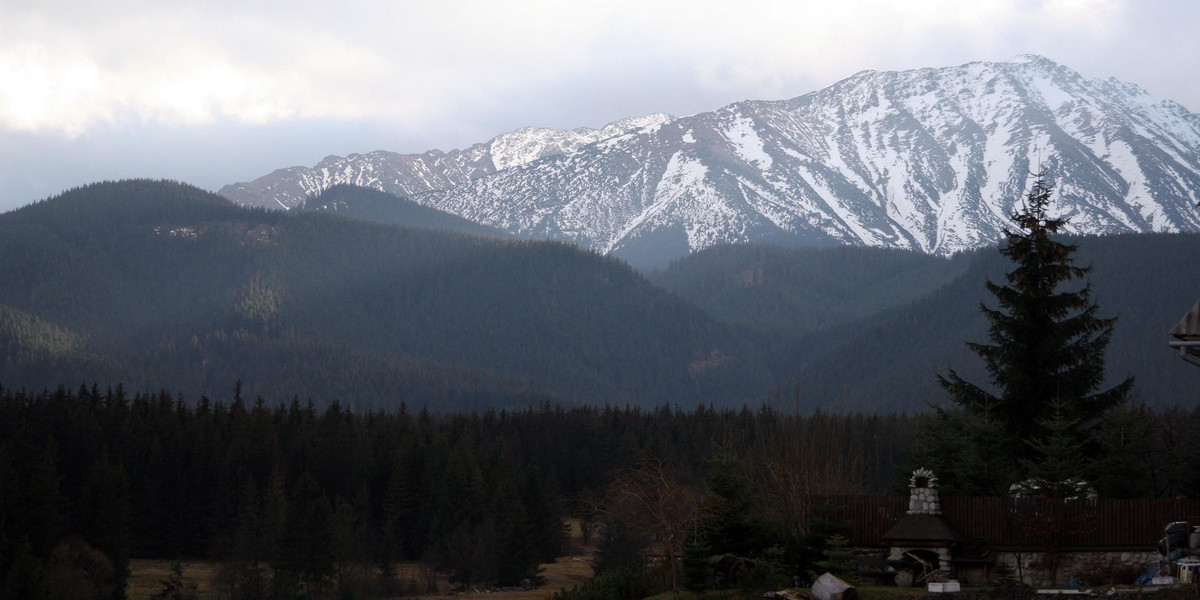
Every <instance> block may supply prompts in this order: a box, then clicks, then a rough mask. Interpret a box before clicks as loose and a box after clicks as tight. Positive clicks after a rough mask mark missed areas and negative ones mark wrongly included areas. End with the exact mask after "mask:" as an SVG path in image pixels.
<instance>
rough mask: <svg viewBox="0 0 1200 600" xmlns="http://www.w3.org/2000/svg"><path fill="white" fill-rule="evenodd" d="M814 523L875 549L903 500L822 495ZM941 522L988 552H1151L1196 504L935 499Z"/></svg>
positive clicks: (1196, 516) (1198, 520)
mask: <svg viewBox="0 0 1200 600" xmlns="http://www.w3.org/2000/svg"><path fill="white" fill-rule="evenodd" d="M815 501H816V504H818V505H819V506H821V507H822V508H821V509H820V510H818V511H817V514H818V515H819V518H822V519H826V520H830V521H834V522H837V523H838V524H840V525H842V526H845V527H846V528H847V530H848V532H849V537H850V540H851V543H853V544H854V545H855V546H876V545H879V543H880V542H879V539H880V538H881V537H883V534H884V533H886V532H887V530H888V529H890V528H891V527H892V525H895V524H896V522H897V521H899V520H900V519H901V518H902V517H904V515H905V511H906V510H908V497H907V496H824V497H820V498H817V499H815ZM941 503H942V516H944V517H945V518H946V520H948V521H949V522H950V524H951V525H953V526H954V527H955V528H956V529H958V531H959V532H960V533H961V534H962V536H963V537H964V538H966V539H968V540H973V539H979V540H983V541H986V542H987V543H988V544H990V545H991V546H993V547H1012V548H1021V547H1042V546H1045V545H1046V544H1047V543H1053V544H1054V545H1055V546H1057V547H1060V548H1151V547H1154V546H1155V545H1157V544H1158V540H1159V539H1160V538H1162V536H1163V527H1164V526H1165V525H1166V524H1167V523H1171V522H1174V521H1187V522H1189V523H1192V524H1193V525H1200V500H1190V499H1142V500H1115V499H1100V500H1072V501H1057V502H1055V501H1049V500H1042V499H1021V500H1016V499H1012V498H976V497H961V496H945V497H942V498H941Z"/></svg>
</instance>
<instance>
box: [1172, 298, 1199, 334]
mask: <svg viewBox="0 0 1200 600" xmlns="http://www.w3.org/2000/svg"><path fill="white" fill-rule="evenodd" d="M1171 335H1173V336H1175V337H1177V338H1179V339H1181V340H1185V341H1189V342H1196V341H1200V300H1197V301H1196V305H1195V306H1193V307H1192V310H1189V311H1188V313H1187V314H1186V315H1183V318H1182V319H1180V320H1179V322H1178V323H1176V324H1175V326H1174V327H1172V328H1171Z"/></svg>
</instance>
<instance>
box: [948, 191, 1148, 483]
mask: <svg viewBox="0 0 1200 600" xmlns="http://www.w3.org/2000/svg"><path fill="white" fill-rule="evenodd" d="M1050 196H1051V187H1050V185H1049V184H1048V183H1046V181H1045V179H1044V178H1043V177H1042V176H1041V175H1040V174H1039V175H1038V176H1037V179H1036V180H1035V181H1034V184H1033V189H1032V190H1031V191H1030V192H1029V195H1028V196H1027V197H1026V200H1025V203H1024V206H1022V207H1021V209H1020V210H1018V211H1017V212H1016V213H1015V214H1014V215H1013V216H1012V219H1013V221H1015V222H1016V224H1017V226H1018V230H1017V231H1009V230H1005V236H1006V240H1005V244H1004V245H1003V247H1002V248H1001V249H1000V252H1001V254H1003V255H1004V256H1005V257H1007V258H1009V259H1010V260H1011V261H1012V262H1013V263H1014V264H1015V266H1014V268H1013V269H1012V270H1011V271H1009V272H1008V273H1007V274H1006V276H1005V281H1004V282H1003V283H995V282H992V281H988V282H987V290H988V292H989V293H990V294H991V295H992V296H993V297H994V298H995V301H996V304H997V307H996V308H990V307H988V306H987V305H981V310H982V311H983V313H984V315H985V316H986V317H987V320H988V322H989V325H990V326H989V332H988V338H989V343H968V344H967V346H968V347H969V348H970V349H971V350H972V351H973V352H975V353H976V354H977V355H979V357H980V358H982V359H983V361H984V364H985V365H986V367H987V371H988V374H989V377H990V380H991V383H992V384H993V386H994V388H995V389H996V390H997V391H996V392H995V393H993V392H992V391H990V390H988V389H985V388H983V387H980V386H978V385H976V384H974V383H971V382H969V381H966V380H965V379H963V378H962V377H960V376H959V375H958V373H956V372H955V371H954V370H953V369H950V370H949V371H948V372H947V374H946V375H945V376H941V375H939V376H938V381H939V383H940V384H941V385H942V387H943V388H944V389H945V390H946V392H947V394H948V395H949V397H950V400H951V401H952V402H953V404H954V405H955V406H957V407H959V408H960V409H961V410H962V411H963V412H964V413H965V415H966V417H967V418H968V419H975V420H977V419H980V418H983V417H984V415H986V416H987V418H988V419H992V420H994V422H996V423H998V424H999V426H1000V430H1001V431H1002V432H1003V435H1002V436H999V437H998V438H992V440H991V441H990V442H988V444H989V445H988V446H986V447H980V448H977V454H978V455H979V456H983V457H987V461H988V463H989V464H988V466H987V468H986V469H984V470H982V471H979V470H976V472H975V473H967V474H966V475H968V476H972V475H973V476H975V477H978V478H980V481H979V482H978V485H979V487H985V488H986V487H988V486H989V485H990V486H991V487H992V488H993V491H1001V489H997V488H998V486H1003V485H1005V484H1007V483H1011V482H1012V479H1009V480H1008V481H1003V480H999V479H997V478H995V477H994V476H995V475H998V474H1005V475H1008V474H1014V475H1015V476H1016V477H1018V478H1020V477H1023V476H1025V475H1026V473H1027V472H1028V468H1029V465H1031V464H1033V463H1032V462H1031V461H1036V460H1037V459H1038V458H1039V456H1040V455H1039V446H1038V444H1043V445H1044V444H1047V443H1050V441H1049V440H1048V439H1047V436H1048V435H1055V434H1056V433H1055V432H1052V431H1050V430H1048V428H1047V424H1048V423H1052V422H1059V423H1070V424H1071V426H1070V427H1068V428H1067V430H1068V431H1066V432H1057V434H1059V435H1061V434H1068V433H1069V435H1070V436H1072V437H1073V438H1074V440H1073V442H1074V443H1080V444H1086V445H1088V446H1089V447H1091V446H1094V445H1095V444H1094V441H1093V439H1092V437H1093V434H1094V431H1095V429H1096V426H1097V425H1098V424H1099V423H1100V422H1101V421H1102V417H1103V415H1104V413H1105V411H1107V410H1109V409H1110V408H1112V407H1114V406H1116V405H1118V404H1120V403H1121V402H1122V401H1123V399H1124V398H1125V397H1126V395H1127V394H1128V392H1129V389H1130V388H1131V386H1132V385H1133V379H1132V378H1128V379H1126V380H1124V381H1122V382H1121V383H1119V384H1117V385H1115V386H1113V387H1111V388H1108V389H1105V390H1102V391H1097V390H1098V389H1099V388H1100V387H1101V386H1102V384H1103V383H1104V351H1105V348H1106V347H1107V346H1108V342H1109V339H1110V338H1111V336H1112V332H1113V326H1114V324H1115V323H1116V319H1115V318H1101V317H1098V316H1097V312H1098V310H1099V308H1098V306H1097V305H1096V304H1095V303H1094V302H1093V301H1092V298H1091V291H1092V288H1091V284H1089V283H1086V282H1085V280H1086V277H1087V274H1088V272H1089V271H1090V270H1091V267H1079V266H1076V265H1075V264H1074V258H1073V255H1074V253H1075V250H1076V246H1075V245H1074V244H1065V243H1063V242H1061V241H1059V240H1057V239H1055V238H1054V237H1053V236H1054V235H1055V234H1057V233H1058V232H1059V230H1060V229H1061V228H1062V227H1063V225H1064V224H1065V223H1066V220H1065V219H1062V218H1051V217H1050V216H1049V215H1048V209H1049V206H1050ZM1072 283H1076V284H1078V283H1082V286H1078V285H1076V286H1075V287H1069V286H1070V284H1072ZM1056 411H1062V414H1059V415H1057V416H1056V415H1055V412H1056ZM944 414H945V413H944ZM943 418H944V417H943ZM1056 420H1060V421H1056ZM974 443H975V444H977V445H978V444H983V443H984V442H981V441H979V440H976V441H975V442H974ZM1054 443H1064V440H1061V439H1059V440H1056V441H1055V442H1054ZM944 458H947V457H944ZM948 460H949V461H951V462H953V460H954V459H953V457H948ZM989 477H991V479H990V481H989V479H988V478H989ZM1009 477H1013V475H1009Z"/></svg>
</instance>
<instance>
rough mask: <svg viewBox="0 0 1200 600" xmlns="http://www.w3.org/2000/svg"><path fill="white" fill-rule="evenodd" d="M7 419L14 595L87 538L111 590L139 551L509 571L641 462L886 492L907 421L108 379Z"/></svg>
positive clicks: (9, 407)
mask: <svg viewBox="0 0 1200 600" xmlns="http://www.w3.org/2000/svg"><path fill="white" fill-rule="evenodd" d="M0 423H2V424H3V426H4V429H5V431H6V434H7V435H6V436H5V437H3V438H2V439H0V540H2V541H3V544H0V573H6V574H7V576H5V577H4V580H5V581H6V582H8V583H6V586H7V588H6V589H7V590H8V596H7V597H11V598H17V597H20V598H32V597H34V596H28V595H22V594H24V593H27V592H28V591H29V590H31V589H36V588H37V584H38V582H42V583H45V582H46V581H49V580H52V579H64V578H65V579H71V578H72V577H84V576H85V575H82V574H78V573H74V572H73V571H72V570H71V567H70V565H71V564H74V563H76V562H77V561H76V560H75V557H76V556H77V555H79V554H80V553H83V554H85V555H86V554H87V553H89V552H91V553H95V552H98V553H100V554H101V555H103V557H104V559H105V560H107V561H108V562H109V563H111V565H112V575H111V577H112V584H113V586H114V587H113V597H121V594H120V593H119V591H118V590H119V589H123V583H124V578H125V577H126V576H127V575H128V571H127V564H128V560H129V558H130V557H131V556H132V557H139V558H175V559H177V558H208V559H222V560H226V561H230V562H229V563H228V564H229V569H230V573H229V574H228V576H229V578H230V582H231V583H230V585H231V586H233V587H234V588H239V586H240V588H239V589H243V590H257V589H258V588H259V586H262V585H265V582H268V581H273V582H279V585H281V586H286V585H293V586H294V585H295V584H296V583H297V582H309V583H312V582H318V583H320V584H321V585H326V584H332V583H335V582H338V581H342V582H343V583H344V582H346V581H347V578H350V577H353V576H354V574H353V573H350V572H348V571H346V570H347V569H351V568H352V567H354V568H359V569H361V568H362V567H363V565H367V566H369V567H371V568H372V569H373V568H374V567H375V566H378V567H379V568H380V569H381V571H380V572H382V573H390V572H392V571H391V569H392V567H394V565H395V564H396V563H397V562H398V561H422V562H423V563H425V564H427V565H429V566H430V567H431V568H437V569H440V570H443V571H445V572H448V573H450V574H451V577H452V580H453V581H455V582H457V583H459V584H462V585H515V584H517V583H518V582H520V581H521V580H523V579H528V580H536V579H537V565H538V564H539V563H540V562H546V561H550V560H553V559H554V558H555V557H556V556H559V555H560V553H562V552H563V550H564V548H563V546H562V544H563V541H564V539H563V530H562V524H563V519H564V518H565V517H566V516H568V515H575V516H579V517H581V518H583V519H585V520H588V521H594V520H597V519H599V518H601V517H600V515H601V514H602V513H601V512H599V510H598V507H600V506H602V505H603V503H604V500H605V498H606V496H607V495H608V494H609V493H610V486H611V485H612V483H613V481H614V480H615V479H619V478H620V474H621V473H623V472H631V471H634V470H636V469H637V468H638V467H639V465H644V464H645V461H647V460H650V459H652V460H654V461H656V464H658V465H659V468H660V469H663V471H662V472H665V473H669V474H670V477H672V478H673V479H676V480H677V481H678V482H679V485H680V486H681V489H687V490H688V494H689V495H694V496H695V499H696V500H698V499H699V498H700V496H701V490H703V489H704V485H705V484H704V482H705V477H706V476H707V475H708V473H709V472H710V471H711V465H712V464H714V463H713V461H714V458H716V457H724V458H723V460H725V461H726V464H728V465H732V464H735V463H736V464H737V465H739V466H738V469H737V471H738V472H739V473H743V474H749V473H754V469H753V468H752V466H753V465H763V466H765V465H773V466H775V467H783V468H784V471H785V472H786V473H787V474H789V476H794V477H796V478H797V479H796V480H795V481H793V482H792V483H799V484H803V485H805V486H811V489H810V490H809V491H810V492H812V493H817V492H829V491H841V492H847V493H848V492H865V491H876V492H878V491H885V490H888V489H892V488H895V487H896V486H897V485H898V482H901V483H902V481H903V480H902V477H900V475H901V473H900V471H898V470H897V467H896V465H897V464H899V463H901V462H903V460H904V450H905V446H906V444H907V442H906V438H905V433H906V432H910V433H911V431H912V430H913V427H915V426H916V421H914V420H913V419H912V418H908V417H900V416H887V417H884V416H871V417H867V416H861V415H859V416H829V415H817V416H812V417H790V416H783V415H780V414H778V413H775V412H772V411H767V410H763V411H758V412H751V411H750V410H741V411H728V410H726V411H716V410H713V409H710V408H699V409H697V410H695V411H691V412H685V411H680V410H677V409H669V408H665V407H664V408H661V409H658V410H653V411H643V410H641V409H638V408H633V407H626V408H614V407H607V408H574V409H571V410H564V409H562V408H559V407H552V406H549V405H545V406H542V407H540V408H530V409H523V410H519V411H512V412H509V411H499V412H497V411H491V410H489V411H485V412H482V413H478V414H434V413H430V412H428V411H420V412H417V413H410V412H409V411H407V410H406V409H405V408H404V407H401V408H399V409H397V410H395V411H387V412H366V413H355V412H352V411H349V410H347V409H346V408H344V407H342V406H341V405H339V404H337V403H336V402H335V403H332V404H330V405H329V406H328V407H327V408H325V409H323V410H318V409H316V408H315V407H314V406H313V405H312V404H310V403H301V402H300V401H299V400H293V401H291V402H290V403H287V404H278V405H272V404H268V403H267V402H265V401H264V400H262V399H261V398H259V399H256V400H254V401H249V400H248V399H245V398H243V397H242V396H241V388H240V386H239V387H238V389H236V390H235V391H234V393H233V396H232V400H230V401H228V402H220V401H216V402H214V401H212V400H209V399H208V398H201V399H199V400H198V401H196V402H188V401H185V400H184V399H183V398H180V397H176V396H172V395H171V394H170V393H168V392H166V391H163V392H159V393H157V394H144V393H138V394H128V393H126V392H125V391H124V390H123V388H121V387H120V386H118V387H117V388H116V389H107V390H105V391H103V392H102V391H99V390H98V389H97V388H95V387H92V388H88V387H81V388H79V389H78V390H77V391H68V390H64V389H59V390H57V391H55V392H43V393H39V394H27V393H24V392H15V391H12V390H8V389H3V390H0ZM801 469H803V470H804V472H800V470H801ZM762 475H763V473H758V474H757V475H756V481H757V482H758V485H759V486H760V487H759V488H758V490H757V492H761V493H762V496H763V498H764V499H770V498H775V499H776V500H778V501H779V502H778V503H776V504H775V505H772V504H771V503H770V502H764V503H763V508H764V511H765V512H764V513H763V514H764V515H768V514H780V518H781V519H782V520H781V521H780V523H786V522H787V519H786V518H785V517H786V515H782V514H781V511H784V507H785V506H790V505H791V504H790V500H788V499H786V498H782V497H781V496H780V495H781V494H783V493H784V492H785V490H784V489H783V488H778V489H774V490H770V489H769V488H770V486H771V485H776V486H778V485H779V484H778V482H776V483H775V484H772V483H771V482H770V481H771V480H770V479H769V478H766V477H765V476H764V477H758V476H762ZM776 475H778V473H777V474H776ZM747 481H749V480H747ZM757 492H756V493H757ZM610 508H611V507H610ZM772 511H775V512H772ZM795 531H797V532H799V531H802V530H801V529H797V530H795ZM781 532H783V533H779V534H778V535H777V536H776V537H779V536H782V537H779V539H780V540H781V542H782V541H786V539H788V538H787V534H786V530H784V529H781ZM772 535H776V534H772ZM642 551H644V548H643V549H642V550H638V551H637V552H642ZM610 552H611V551H610ZM639 556H640V554H639ZM610 560H617V558H615V555H614V556H610ZM339 569H341V571H339ZM268 572H269V573H270V575H268V574H267V573H268ZM372 572H373V571H372ZM87 576H89V577H90V576H96V575H95V574H94V573H92V574H87ZM397 585H398V583H397ZM21 586H26V587H21ZM30 586H32V587H30ZM280 589H284V588H280ZM260 591H261V590H260ZM257 593H258V592H255V594H257ZM263 593H264V594H265V592H263ZM237 597H262V596H257V595H254V594H251V592H250V591H246V592H245V593H244V594H242V595H239V596H237Z"/></svg>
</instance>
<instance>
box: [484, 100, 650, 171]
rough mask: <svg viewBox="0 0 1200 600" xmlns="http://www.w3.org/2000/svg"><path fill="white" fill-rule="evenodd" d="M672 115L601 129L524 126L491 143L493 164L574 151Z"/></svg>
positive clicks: (515, 164) (525, 161)
mask: <svg viewBox="0 0 1200 600" xmlns="http://www.w3.org/2000/svg"><path fill="white" fill-rule="evenodd" d="M671 118H672V117H671V115H668V114H665V113H655V114H652V115H646V116H644V117H631V118H627V119H621V120H619V121H614V122H612V123H609V124H607V125H605V126H604V127H602V128H600V129H592V128H590V127H580V128H578V129H545V128H541V127H523V128H521V129H518V130H516V131H512V132H509V133H505V134H501V135H498V136H496V137H495V138H493V139H492V141H490V142H488V147H489V149H490V151H491V154H492V164H493V165H495V167H496V170H497V171H499V170H502V169H509V168H512V167H520V166H522V165H526V164H529V163H531V162H533V161H535V160H537V159H539V158H545V157H547V156H553V155H555V154H563V153H566V152H574V151H576V150H578V149H579V148H581V147H583V146H586V145H588V144H592V143H595V142H599V141H601V140H606V139H608V138H611V137H616V136H618V135H621V134H623V133H628V132H630V131H636V130H638V129H641V128H643V127H647V126H650V125H656V124H660V123H665V122H667V121H670V120H671Z"/></svg>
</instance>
